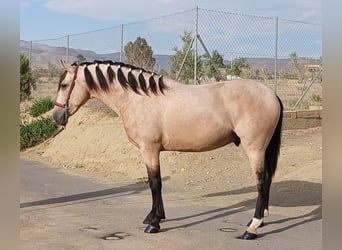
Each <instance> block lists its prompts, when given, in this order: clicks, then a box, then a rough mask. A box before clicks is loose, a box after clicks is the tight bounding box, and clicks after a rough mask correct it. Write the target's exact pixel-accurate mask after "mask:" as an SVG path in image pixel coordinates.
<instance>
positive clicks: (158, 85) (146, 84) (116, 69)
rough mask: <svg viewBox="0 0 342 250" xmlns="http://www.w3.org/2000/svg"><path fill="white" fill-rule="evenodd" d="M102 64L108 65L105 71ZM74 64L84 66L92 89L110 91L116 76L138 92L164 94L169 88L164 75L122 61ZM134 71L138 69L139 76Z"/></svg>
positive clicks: (86, 77)
mask: <svg viewBox="0 0 342 250" xmlns="http://www.w3.org/2000/svg"><path fill="white" fill-rule="evenodd" d="M100 64H105V65H106V66H107V70H106V72H105V73H104V72H102V70H101V68H100V67H99V65H100ZM72 65H73V66H76V65H79V66H83V67H84V77H85V80H86V83H87V86H88V87H89V89H91V90H95V91H98V90H99V88H100V89H101V90H103V91H106V92H108V90H109V85H110V84H113V83H114V78H116V80H117V81H118V82H119V83H120V85H121V86H122V88H124V89H131V90H133V91H134V92H135V93H137V94H140V93H141V92H140V91H142V92H143V93H145V94H146V95H149V92H152V93H153V94H155V95H157V94H158V90H159V92H160V93H162V94H164V90H166V89H168V87H167V86H166V85H165V84H164V81H163V76H162V75H159V74H156V73H154V72H151V71H147V70H145V69H143V68H138V67H135V66H133V65H129V64H125V63H122V62H113V61H94V62H82V63H80V64H77V63H73V64H72ZM90 65H94V66H95V76H93V74H92V73H91V72H90V70H89V69H88V66H90ZM122 68H127V72H126V73H124V72H123V71H122ZM133 71H137V73H138V77H135V76H134V74H133V73H132V72H133ZM144 73H145V74H144ZM146 73H147V75H146ZM105 74H106V75H107V78H106V77H105ZM94 77H96V78H97V81H98V83H99V85H97V84H96V83H95V81H94ZM107 79H108V81H107Z"/></svg>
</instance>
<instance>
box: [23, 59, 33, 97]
mask: <svg viewBox="0 0 342 250" xmlns="http://www.w3.org/2000/svg"><path fill="white" fill-rule="evenodd" d="M33 86H34V81H33V78H32V72H31V68H30V62H29V60H28V58H27V57H26V56H25V55H23V54H21V55H20V101H23V100H27V99H28V98H29V97H30V95H31V87H33Z"/></svg>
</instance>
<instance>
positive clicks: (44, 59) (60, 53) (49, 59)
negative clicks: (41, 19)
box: [20, 40, 290, 72]
mask: <svg viewBox="0 0 342 250" xmlns="http://www.w3.org/2000/svg"><path fill="white" fill-rule="evenodd" d="M29 47H30V43H29V42H27V41H22V40H21V41H20V50H21V52H22V53H24V54H26V55H28V53H29ZM66 54H67V52H66V48H65V47H52V46H49V45H45V44H39V43H34V46H33V48H32V58H31V60H32V66H33V67H37V66H38V67H44V68H45V67H47V66H48V64H49V63H51V64H54V65H58V66H59V65H60V60H61V59H64V60H65V58H66ZM78 55H82V56H83V57H85V58H86V60H87V61H94V60H112V61H119V60H120V53H119V52H116V53H110V54H97V53H95V52H93V51H91V50H82V49H73V48H70V49H69V61H70V62H74V61H76V60H77V56H78ZM154 57H155V58H156V65H155V69H156V70H165V71H166V72H169V71H170V65H169V62H170V55H154ZM247 62H248V64H249V65H250V67H251V68H254V69H262V68H268V70H270V71H274V68H275V63H274V58H247ZM224 64H225V65H227V66H229V65H230V61H226V60H225V61H224ZM277 67H278V70H279V71H280V70H285V69H289V67H290V59H278V62H277Z"/></svg>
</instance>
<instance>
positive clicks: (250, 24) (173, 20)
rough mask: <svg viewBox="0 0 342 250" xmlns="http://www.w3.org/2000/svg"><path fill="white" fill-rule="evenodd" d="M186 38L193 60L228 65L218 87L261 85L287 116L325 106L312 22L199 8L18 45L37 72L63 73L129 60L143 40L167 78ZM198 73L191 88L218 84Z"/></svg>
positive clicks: (318, 39) (316, 28)
mask: <svg viewBox="0 0 342 250" xmlns="http://www.w3.org/2000/svg"><path fill="white" fill-rule="evenodd" d="M185 32H187V33H189V34H191V36H193V40H194V42H193V44H192V47H191V48H190V49H193V51H194V53H195V58H196V60H200V61H201V62H203V64H205V65H208V60H209V62H210V57H211V56H212V55H213V52H214V51H216V52H218V53H219V54H220V55H221V56H222V59H223V65H220V66H219V67H216V69H217V71H218V72H219V74H220V78H221V80H230V79H235V78H243V79H257V80H259V81H262V82H263V83H265V84H267V85H269V86H270V87H271V88H273V89H274V90H275V91H276V92H277V94H278V95H279V96H280V97H281V98H282V99H283V101H284V104H285V107H286V109H308V108H310V106H321V103H322V68H321V59H322V58H321V55H322V32H321V25H320V24H315V23H305V22H299V21H294V20H286V19H281V18H278V17H275V18H273V17H262V16H252V15H243V14H237V13H229V12H223V11H214V10H207V9H201V8H195V9H191V10H186V11H183V12H179V13H175V14H171V15H167V16H162V17H157V18H151V19H148V20H145V21H141V22H135V23H129V24H122V25H118V26H113V27H109V28H105V29H101V30H95V31H89V32H84V33H79V34H70V35H66V36H64V37H61V38H56V39H47V40H39V41H31V42H24V41H21V49H22V53H24V54H26V55H27V56H28V57H29V59H30V63H31V67H32V68H35V67H36V68H37V67H41V68H48V67H50V68H53V67H59V61H60V60H61V59H62V60H66V61H69V62H74V61H76V60H80V59H81V60H84V59H86V60H87V61H93V60H95V59H96V60H113V61H124V60H125V55H124V46H125V45H126V44H127V43H128V42H133V41H135V40H136V38H137V37H142V38H144V39H146V41H147V43H148V45H150V46H151V47H152V50H153V55H154V57H155V58H156V64H155V70H156V71H161V70H162V71H163V72H166V73H167V72H170V56H172V55H173V54H175V48H176V47H177V48H181V47H182V46H183V41H182V39H181V37H182V36H184V34H185ZM208 53H209V55H208ZM208 58H209V59H208ZM241 58H242V59H244V60H245V62H247V66H248V67H243V68H241V72H240V73H239V75H234V74H233V73H232V72H233V71H232V69H233V67H234V66H235V65H234V63H235V62H237V61H238V60H239V59H241ZM196 60H195V63H196ZM197 63H198V62H197ZM209 64H210V63H209ZM196 65H197V64H196ZM214 66H215V65H214ZM194 70H195V71H194V80H193V81H192V82H193V83H200V84H204V83H206V82H208V81H214V80H215V78H212V77H209V76H208V75H207V74H206V72H205V70H204V72H201V73H200V72H199V69H197V67H194ZM202 70H203V68H202Z"/></svg>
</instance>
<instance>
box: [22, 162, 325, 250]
mask: <svg viewBox="0 0 342 250" xmlns="http://www.w3.org/2000/svg"><path fill="white" fill-rule="evenodd" d="M166 183H167V181H166ZM20 189H21V196H20V207H21V208H20V211H21V216H20V217H21V233H20V236H21V249H25V250H26V249H35V250H40V249H42V250H43V249H44V250H46V249H49V250H55V249H56V250H57V249H58V250H60V249H82V250H84V249H85V250H87V249H163V250H168V249H177V250H178V249H187V250H188V249H189V250H191V249H196V250H200V249H321V244H322V219H321V215H320V214H321V212H320V211H317V210H313V212H311V213H310V214H306V215H303V216H292V217H291V216H285V215H283V214H273V213H272V216H271V217H270V218H268V220H267V224H266V225H265V226H264V227H263V228H261V229H259V238H258V239H256V240H254V241H244V240H240V239H238V237H239V236H240V235H241V233H243V231H244V230H245V225H244V223H243V222H245V221H246V218H249V217H250V216H251V214H252V211H251V210H248V209H246V208H244V206H243V203H241V204H240V206H239V205H237V206H235V207H234V206H232V207H220V206H215V205H210V203H207V202H206V203H205V204H201V202H198V201H196V197H195V198H190V197H189V198H184V197H185V196H184V195H183V194H182V193H181V190H178V191H175V190H172V187H167V185H164V189H163V193H164V203H165V210H166V213H167V220H166V221H164V222H163V223H161V227H162V230H161V232H160V233H158V234H153V235H150V234H145V233H144V232H143V230H144V225H143V224H142V223H141V221H142V219H143V218H144V217H145V215H146V214H147V212H148V211H149V210H150V206H151V205H150V202H151V197H150V191H149V189H148V186H147V184H134V183H116V184H113V185H107V184H103V183H99V182H96V181H94V180H91V179H86V178H82V177H78V176H72V175H68V174H65V173H63V172H61V171H59V170H57V169H55V168H52V167H49V166H46V165H43V164H41V163H38V162H32V161H27V160H21V182H20ZM179 197H182V198H179ZM208 204H209V205H208Z"/></svg>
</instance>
